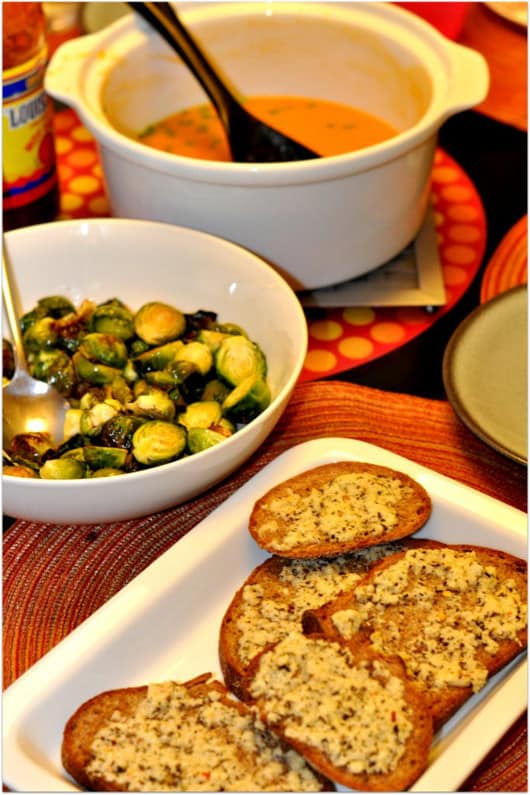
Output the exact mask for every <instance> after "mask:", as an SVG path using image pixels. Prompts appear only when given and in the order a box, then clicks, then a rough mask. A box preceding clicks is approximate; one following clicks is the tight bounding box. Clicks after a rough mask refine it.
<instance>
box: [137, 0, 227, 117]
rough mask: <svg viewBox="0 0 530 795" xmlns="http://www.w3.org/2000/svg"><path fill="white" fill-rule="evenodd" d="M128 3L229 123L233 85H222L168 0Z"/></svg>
mask: <svg viewBox="0 0 530 795" xmlns="http://www.w3.org/2000/svg"><path fill="white" fill-rule="evenodd" d="M128 5H129V6H130V7H131V8H132V9H134V11H136V12H137V13H138V14H139V15H140V16H142V17H143V18H144V19H145V20H146V21H147V22H149V23H150V24H151V25H152V26H153V27H154V28H155V29H156V30H157V31H158V32H159V33H160V35H161V36H163V37H164V39H165V40H166V41H167V42H168V44H170V45H171V47H173V49H174V50H176V51H177V52H178V54H179V55H180V56H181V58H182V59H183V60H184V62H185V63H186V64H187V66H188V67H189V68H190V69H191V71H192V72H193V74H194V75H195V77H196V78H197V80H198V81H199V83H200V84H201V85H202V87H203V89H204V90H205V91H206V93H207V94H208V96H209V98H210V99H211V101H212V102H213V104H214V105H215V108H216V110H217V112H218V114H219V115H220V117H221V120H222V122H223V124H224V125H225V127H229V125H230V114H231V112H233V111H234V110H235V109H236V108H237V106H238V101H237V100H236V99H235V98H234V96H233V94H234V91H235V89H233V88H232V87H230V88H229V87H228V84H227V85H226V86H225V85H224V83H223V80H221V79H220V78H219V75H218V74H216V73H215V71H214V70H213V69H212V67H211V65H210V63H209V62H208V59H207V58H206V57H205V55H204V54H203V52H202V50H201V49H200V47H199V45H198V44H197V43H196V42H195V40H194V39H193V37H192V36H191V34H190V33H189V31H188V30H187V28H186V27H185V26H184V25H183V24H182V22H181V21H180V19H179V17H178V15H177V12H176V11H175V10H174V9H173V8H172V6H171V5H170V4H169V3H158V2H157V3H149V2H148V3H128Z"/></svg>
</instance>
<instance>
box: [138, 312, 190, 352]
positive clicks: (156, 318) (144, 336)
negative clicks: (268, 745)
mask: <svg viewBox="0 0 530 795" xmlns="http://www.w3.org/2000/svg"><path fill="white" fill-rule="evenodd" d="M134 330H135V331H136V334H137V335H138V336H139V337H140V339H141V340H143V341H144V342H147V343H148V344H149V345H162V343H164V342H170V340H176V339H177V338H178V337H182V335H183V334H184V332H185V330H186V318H185V317H184V315H183V314H182V312H181V311H180V310H178V309H176V308H175V307H174V306H169V304H164V303H162V302H161V301H150V302H149V303H147V304H144V305H143V306H142V307H141V308H140V309H139V310H138V312H137V313H136V314H135V316H134Z"/></svg>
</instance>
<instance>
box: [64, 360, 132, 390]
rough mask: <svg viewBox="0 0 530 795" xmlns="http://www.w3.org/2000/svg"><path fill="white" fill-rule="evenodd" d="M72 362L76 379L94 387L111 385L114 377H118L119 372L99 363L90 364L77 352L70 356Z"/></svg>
mask: <svg viewBox="0 0 530 795" xmlns="http://www.w3.org/2000/svg"><path fill="white" fill-rule="evenodd" d="M72 362H73V365H74V370H75V373H76V376H77V378H78V379H79V380H80V381H87V382H88V383H89V384H94V385H96V386H98V385H101V384H112V382H113V381H114V379H115V378H116V376H118V375H120V371H119V370H118V369H116V368H115V367H109V366H108V365H106V364H101V363H100V362H91V361H90V359H87V358H86V357H85V356H83V355H82V354H81V353H79V352H77V353H75V354H74V355H73V356H72Z"/></svg>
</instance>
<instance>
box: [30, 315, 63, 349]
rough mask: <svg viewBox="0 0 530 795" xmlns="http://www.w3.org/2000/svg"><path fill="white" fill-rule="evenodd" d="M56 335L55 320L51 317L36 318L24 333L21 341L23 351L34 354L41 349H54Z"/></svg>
mask: <svg viewBox="0 0 530 795" xmlns="http://www.w3.org/2000/svg"><path fill="white" fill-rule="evenodd" d="M57 340H58V334H57V328H56V323H55V320H54V319H53V318H52V317H41V318H38V319H37V320H36V321H35V323H33V324H32V325H31V326H29V328H28V330H27V331H26V332H25V333H24V336H23V338H22V341H23V343H24V350H26V351H27V352H28V354H30V353H34V352H37V351H40V350H42V348H55V346H56V345H57Z"/></svg>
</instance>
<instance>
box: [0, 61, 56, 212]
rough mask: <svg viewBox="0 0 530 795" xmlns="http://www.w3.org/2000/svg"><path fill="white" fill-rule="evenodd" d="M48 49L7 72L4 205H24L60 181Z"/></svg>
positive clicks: (8, 207) (4, 135)
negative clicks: (47, 86) (47, 74)
mask: <svg viewBox="0 0 530 795" xmlns="http://www.w3.org/2000/svg"><path fill="white" fill-rule="evenodd" d="M45 66H46V51H45V50H44V51H42V52H40V53H39V54H38V55H37V56H36V57H35V58H32V59H31V61H27V62H26V63H24V64H21V65H20V66H16V67H14V68H13V69H8V70H6V71H4V72H3V74H2V77H3V81H2V134H3V154H2V167H3V175H2V176H3V207H4V210H10V209H14V208H16V207H22V206H24V205H26V204H30V203H31V202H34V201H36V200H37V199H39V198H40V197H41V196H45V195H46V194H47V193H48V192H49V191H50V190H51V189H52V188H53V187H54V185H55V184H56V182H57V172H56V167H55V147H54V141H53V128H52V124H53V112H52V105H51V101H50V99H49V98H48V97H47V95H46V94H45V92H44V88H43V77H44V69H45Z"/></svg>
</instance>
